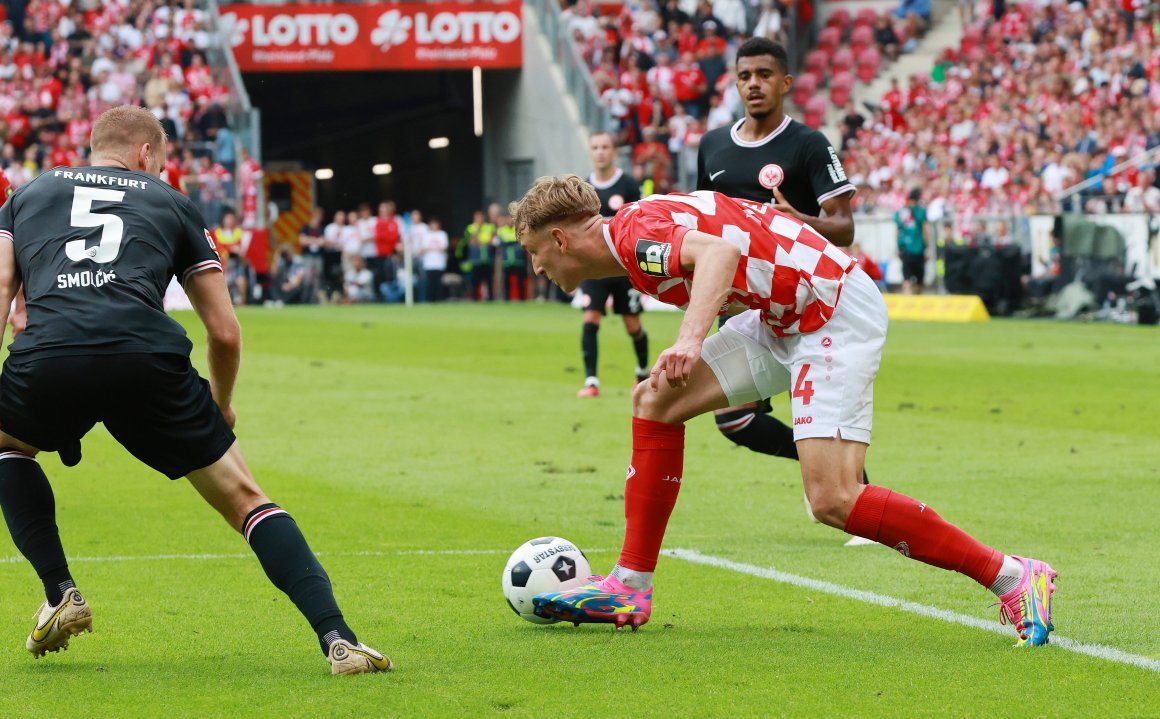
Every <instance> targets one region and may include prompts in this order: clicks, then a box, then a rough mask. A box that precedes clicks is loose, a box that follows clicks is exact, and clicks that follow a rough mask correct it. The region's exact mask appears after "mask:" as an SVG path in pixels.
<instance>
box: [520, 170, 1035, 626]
mask: <svg viewBox="0 0 1160 719" xmlns="http://www.w3.org/2000/svg"><path fill="white" fill-rule="evenodd" d="M599 209H600V202H599V199H598V198H597V197H596V193H595V192H594V191H593V190H592V188H591V186H590V185H588V183H586V182H584V181H583V180H582V179H580V178H579V177H577V176H575V175H565V176H560V177H542V178H540V179H539V180H537V181H536V183H535V185H533V186H532V188H531V189H530V190H528V192H527V194H526V195H525V196H524V197H523V199H521V200H520V201H518V202H515V203H512V207H511V214H512V217H513V218H514V220H515V222H516V227H517V228H518V230H519V232H520V242H521V243H522V244H523V245H524V247H525V249H526V250H527V251H528V254H529V255H530V257H531V259H532V267H533V268H534V269H535V271H536V273H537V274H540V275H546V276H548V277H550V278H551V279H553V280H554V281H555V282H557V283H558V284H559V285H560V286H561V287H563V288H564V289H565V290H568V289H571V288H574V287H576V285H577V284H579V283H580V282H581V281H583V280H584V279H586V278H589V277H610V276H614V275H622V276H625V275H626V276H627V277H628V278H629V281H631V282H632V285H633V286H634V287H635V288H637V289H638V290H640V291H641V292H644V293H645V294H648V295H651V296H653V297H656V298H657V299H659V300H661V301H663V302H668V303H670V304H674V305H677V306H678V307H681V308H683V309H684V310H685V316H684V319H683V321H682V323H681V327H680V330H679V331H678V333H677V338H676V341H675V342H674V343H673V345H672V346H671V347H669V348H668V349H666V350H665V351H663V352H661V353H660V355H659V356H658V357H657V361H656V364H655V365H654V367H653V369H652V372H651V375H650V379H649V381H648V382H642V383H641V384H639V385H637V387H636V389H635V390H634V391H633V421H632V434H633V452H632V461H631V463H630V465H629V468H628V479H627V482H626V485H625V492H624V497H625V518H626V528H625V539H624V545H623V548H622V550H621V553H620V559H619V561H618V562H617V564H616V566H615V567H613V569H612V572H611V574H610V575H609V576H608V577H607V578H594V579H593V582H592V583H591V584H589V585H587V586H584V587H580V588H578V589H573V590H569V591H565V592H557V593H549V594H541V595H539V596H537V597H536V598H535V600H534V601H535V605H536V612H537V614H540V615H541V616H545V617H556V618H559V619H564V620H567V621H573V622H577V623H579V622H605V623H614V624H616V625H617V627H622V626H625V625H630V626H632V627H633V628H634V629H635V628H636V627H638V626H640V625H641V624H644V623H645V622H647V621H648V619H649V616H650V615H651V612H652V598H653V571H654V569H655V568H656V564H657V557H658V555H659V553H660V548H661V542H662V539H663V537H664V533H665V527H666V525H667V524H668V520H669V515H670V514H671V512H672V510H673V507H674V505H675V504H676V499H677V493H678V491H679V490H680V488H681V484H682V482H683V481H684V479H685V477H684V471H683V467H684V435H685V428H684V422H686V421H687V420H689V419H691V418H693V417H696V416H697V415H699V414H703V413H705V412H710V411H712V410H714V409H718V408H720V407H727V406H731V405H739V404H742V403H744V402H752V401H754V400H758V399H762V398H767V397H770V396H772V395H775V394H778V393H781V392H785V391H789V392H790V400H791V406H792V409H793V418H794V436H795V439H796V440H797V445H798V454H799V456H800V458H801V469H802V479H803V481H804V484H805V491H806V494H807V496H808V497H809V500H810V504H811V505H812V506H813V508H814V514H815V515H816V516H817V518H818V519H819V520H821V521H822V522H823V523H825V524H828V525H830V526H832V527H835V528H837V529H842V530H844V531H846V532H847V533H849V534H854V535H857V536H861V537H865V538H867V539H872V540H874V541H876V542H880V543H882V544H885V545H887V546H890V547H894V548H895V549H896V550H898V551H899V552H900V553H902V554H903V555H904V556H907V557H910V558H912V559H917V560H919V561H922V562H925V563H927V564H930V565H933V566H936V567H941V568H944V569H950V570H953V571H957V572H960V573H962V574H965V575H966V576H968V577H970V578H971V579H974V580H975V581H977V582H978V583H980V584H981V585H983V586H984V587H986V588H988V589H990V590H991V591H992V592H994V593H995V594H996V595H998V596H999V598H1000V603H1001V604H1002V610H1001V611H1002V613H1001V618H1002V619H1004V620H1005V621H1006V620H1008V619H1009V620H1011V621H1012V622H1013V623H1014V624H1015V627H1016V630H1017V633H1018V634H1019V637H1020V640H1019V643H1020V644H1021V645H1036V644H1044V643H1046V642H1047V639H1048V634H1049V632H1051V631H1052V629H1053V627H1052V625H1051V620H1050V610H1051V594H1052V591H1053V590H1054V587H1053V585H1052V579H1053V578H1054V577H1055V572H1054V570H1052V568H1051V567H1050V566H1048V565H1047V564H1046V563H1044V562H1042V561H1038V560H1033V559H1025V558H1022V557H1014V556H1008V555H1005V554H1003V553H1002V552H999V551H996V550H994V549H992V548H990V547H988V546H986V545H984V544H982V543H981V542H979V541H978V540H976V539H974V538H973V537H971V536H970V535H968V534H967V533H966V532H964V531H963V530H961V529H959V528H958V527H956V526H954V525H953V524H950V523H949V522H947V521H946V520H944V519H943V518H942V517H940V516H939V515H938V514H937V513H936V512H935V511H934V509H933V508H931V507H929V506H927V505H926V504H925V503H922V502H919V501H917V500H914V499H911V498H910V497H907V496H904V495H902V494H899V493H897V492H892V491H891V490H889V489H886V488H885V487H880V486H876V485H863V484H862V482H861V479H862V463H863V460H864V459H865V456H866V447H867V445H868V444H869V442H870V429H871V419H872V412H871V408H872V404H873V394H872V393H873V384H874V377H875V375H876V374H877V372H878V366H879V363H880V360H881V356H882V346H883V343H884V341H885V339H886V324H887V321H886V307H885V304H884V302H883V300H882V296H881V294H880V293H879V292H878V288H877V287H876V286H875V285H874V282H873V281H872V280H871V279H870V278H869V277H867V276H866V274H865V273H864V272H863V271H862V270H860V269H858V267H857V263H856V262H855V261H854V260H853V259H852V258H851V257H850V256H849V255H847V254H846V253H845V252H843V251H842V250H841V249H840V248H838V247H835V246H834V245H832V244H831V243H829V242H827V241H826V240H825V238H823V237H822V236H821V235H820V234H819V233H818V232H817V231H816V230H814V229H813V228H811V227H810V226H808V225H806V224H805V223H803V222H801V221H799V220H797V219H795V218H793V217H791V216H789V215H786V214H783V213H781V212H779V211H777V210H775V209H774V208H772V207H770V206H769V205H766V204H761V203H756V202H750V201H745V200H734V199H731V198H729V197H726V196H725V195H721V194H719V193H715V192H709V191H698V192H695V193H692V194H689V195H653V196H651V197H647V198H645V199H643V200H641V201H639V202H635V203H632V204H629V205H627V206H625V207H624V208H622V209H621V210H620V211H619V212H618V213H617V214H616V217H614V218H613V219H612V221H611V222H605V221H604V219H603V218H601V217H600V214H599ZM721 313H728V314H735V315H737V316H736V317H734V319H732V320H730V321H729V322H728V323H727V324H726V325H725V326H724V327H723V328H722V329H721V331H720V332H718V333H717V334H715V335H713V336H712V337H710V338H708V339H705V335H706V334H707V333H708V331H709V329H710V327H711V326H712V324H713V321H714V320H715V319H716V317H717V316H718V315H719V314H721ZM741 499H742V501H744V500H745V499H746V498H741Z"/></svg>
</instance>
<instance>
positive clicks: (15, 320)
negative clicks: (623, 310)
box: [8, 310, 28, 339]
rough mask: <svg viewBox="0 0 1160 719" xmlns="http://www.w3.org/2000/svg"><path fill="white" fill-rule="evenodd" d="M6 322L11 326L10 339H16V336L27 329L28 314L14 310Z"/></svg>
mask: <svg viewBox="0 0 1160 719" xmlns="http://www.w3.org/2000/svg"><path fill="white" fill-rule="evenodd" d="M8 322H9V324H11V325H12V339H16V336H17V335H19V334H20V333H21V332H23V331H24V330H26V329H28V312H22V311H20V310H15V311H14V312H12V314H10V315H8Z"/></svg>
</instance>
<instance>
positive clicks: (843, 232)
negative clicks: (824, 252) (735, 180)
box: [773, 187, 854, 247]
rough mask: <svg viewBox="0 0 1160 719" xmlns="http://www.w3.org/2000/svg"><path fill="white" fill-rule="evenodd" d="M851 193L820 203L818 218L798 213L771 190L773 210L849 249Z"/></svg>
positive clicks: (852, 217)
mask: <svg viewBox="0 0 1160 719" xmlns="http://www.w3.org/2000/svg"><path fill="white" fill-rule="evenodd" d="M852 196H853V193H852V192H847V193H845V194H843V195H838V196H837V197H831V198H830V199H828V200H826V201H825V202H823V203H822V214H821V215H820V216H818V217H814V216H812V215H807V214H805V213H804V212H798V210H797V209H795V208H794V206H793V205H791V204H789V202H788V201H787V200H786V199H785V195H783V194H781V191H780V190H779V189H778V188H776V187H775V188H774V189H773V199H774V203H773V209H775V210H777V211H779V212H784V213H785V214H787V215H790V216H791V217H796V218H797V219H799V220H801V221H802V222H804V223H806V224H807V225H809V226H810V227H812V228H814V229H815V230H817V231H818V232H819V233H821V235H822V237H825V238H826V239H827V240H829V241H830V242H832V243H834V244H835V245H837V246H838V247H849V246H850V245H852V244H854V211H853V209H851V207H850V198H851V197H852Z"/></svg>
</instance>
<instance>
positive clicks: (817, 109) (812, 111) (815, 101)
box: [802, 95, 827, 130]
mask: <svg viewBox="0 0 1160 719" xmlns="http://www.w3.org/2000/svg"><path fill="white" fill-rule="evenodd" d="M804 107H805V117H804V118H803V120H802V121H803V122H805V124H806V125H809V126H810V127H812V128H814V129H815V130H816V129H818V128H819V127H821V126H822V123H823V122H825V121H826V107H827V106H826V98H824V97H822V96H821V95H815V96H814V97H811V98H810V99H809V100H807V101H806V103H805V105H804Z"/></svg>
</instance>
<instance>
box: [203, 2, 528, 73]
mask: <svg viewBox="0 0 1160 719" xmlns="http://www.w3.org/2000/svg"><path fill="white" fill-rule="evenodd" d="M521 7H522V5H521V3H520V2H518V1H517V2H501V3H490V2H489V3H475V4H462V3H365V4H364V3H359V4H355V3H324V4H310V5H250V4H234V5H222V6H221V13H222V20H223V25H224V28H223V29H224V30H225V32H226V33H228V37H229V38H230V42H231V44H232V45H233V48H234V56H235V57H236V58H237V61H238V67H239V68H241V70H243V71H249V72H301V71H304V70H438V69H449V68H470V67H474V66H476V65H479V66H480V67H484V68H503V67H508V68H512V67H519V66H520V65H521V62H522V59H523V52H522V36H523V15H522V12H521Z"/></svg>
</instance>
